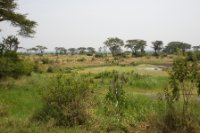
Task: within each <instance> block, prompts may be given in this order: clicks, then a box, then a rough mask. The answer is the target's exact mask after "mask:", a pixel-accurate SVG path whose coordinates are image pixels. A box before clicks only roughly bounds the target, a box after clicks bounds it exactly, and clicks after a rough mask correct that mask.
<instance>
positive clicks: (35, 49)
mask: <svg viewBox="0 0 200 133" xmlns="http://www.w3.org/2000/svg"><path fill="white" fill-rule="evenodd" d="M29 51H33V52H35V53H36V52H37V51H38V49H37V48H35V47H33V48H29V49H27V52H29Z"/></svg>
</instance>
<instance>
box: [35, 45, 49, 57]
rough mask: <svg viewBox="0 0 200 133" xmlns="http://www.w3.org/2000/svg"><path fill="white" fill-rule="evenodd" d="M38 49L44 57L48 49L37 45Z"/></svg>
mask: <svg viewBox="0 0 200 133" xmlns="http://www.w3.org/2000/svg"><path fill="white" fill-rule="evenodd" d="M36 48H37V51H39V52H40V55H43V54H44V50H46V49H47V47H44V46H41V45H37V46H36Z"/></svg>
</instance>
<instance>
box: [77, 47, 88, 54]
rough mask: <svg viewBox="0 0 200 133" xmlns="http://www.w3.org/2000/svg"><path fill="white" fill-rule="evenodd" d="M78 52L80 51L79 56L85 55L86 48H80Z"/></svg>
mask: <svg viewBox="0 0 200 133" xmlns="http://www.w3.org/2000/svg"><path fill="white" fill-rule="evenodd" d="M77 50H78V51H79V54H85V50H86V48H85V47H80V48H78V49H77Z"/></svg>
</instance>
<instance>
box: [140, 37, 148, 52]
mask: <svg viewBox="0 0 200 133" xmlns="http://www.w3.org/2000/svg"><path fill="white" fill-rule="evenodd" d="M139 45H140V52H141V54H144V53H145V50H144V49H145V47H146V46H147V42H146V41H144V40H140V43H139Z"/></svg>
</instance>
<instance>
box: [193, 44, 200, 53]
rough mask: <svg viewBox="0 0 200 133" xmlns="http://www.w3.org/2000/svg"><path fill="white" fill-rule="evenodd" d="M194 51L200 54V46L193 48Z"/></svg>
mask: <svg viewBox="0 0 200 133" xmlns="http://www.w3.org/2000/svg"><path fill="white" fill-rule="evenodd" d="M192 48H193V49H194V51H196V52H199V51H200V45H198V46H193V47H192Z"/></svg>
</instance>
